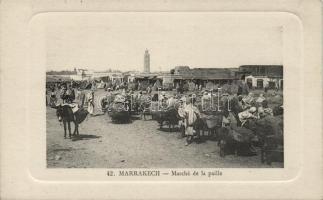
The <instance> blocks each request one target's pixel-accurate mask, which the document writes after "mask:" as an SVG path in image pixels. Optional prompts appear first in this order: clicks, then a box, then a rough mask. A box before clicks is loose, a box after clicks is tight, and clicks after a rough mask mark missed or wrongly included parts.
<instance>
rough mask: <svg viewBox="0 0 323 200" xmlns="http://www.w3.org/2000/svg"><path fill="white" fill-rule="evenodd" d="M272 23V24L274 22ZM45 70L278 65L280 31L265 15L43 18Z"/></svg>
mask: <svg viewBox="0 0 323 200" xmlns="http://www.w3.org/2000/svg"><path fill="white" fill-rule="evenodd" d="M276 24H277V23H276ZM45 26H46V27H45V31H46V36H45V37H46V53H47V60H46V62H47V70H72V69H74V68H88V69H93V70H98V71H99V70H106V69H118V70H121V71H130V70H139V71H142V70H143V62H144V52H145V49H148V50H149V52H150V68H151V71H168V70H170V69H171V68H174V67H175V66H184V65H187V66H190V67H192V68H193V67H202V68H204V67H239V66H240V65H248V64H282V58H283V55H282V30H281V28H280V27H278V26H274V23H272V22H270V20H268V19H267V18H266V16H263V15H260V16H259V17H256V18H255V17H251V16H248V15H246V16H245V15H242V16H237V15H219V14H213V13H185V12H182V13H127V12H125V13H109V14H105V13H101V14H84V13H83V14H82V13H76V14H57V15H49V16H47V18H46V25H45Z"/></svg>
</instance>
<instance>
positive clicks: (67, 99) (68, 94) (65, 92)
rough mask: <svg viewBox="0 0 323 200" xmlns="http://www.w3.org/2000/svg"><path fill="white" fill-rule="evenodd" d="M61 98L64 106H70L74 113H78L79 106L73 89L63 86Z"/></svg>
mask: <svg viewBox="0 0 323 200" xmlns="http://www.w3.org/2000/svg"><path fill="white" fill-rule="evenodd" d="M60 97H61V99H62V100H63V104H62V105H69V106H70V107H71V108H72V111H73V113H76V112H77V111H78V110H79V105H78V104H77V103H74V100H75V93H74V90H73V89H72V88H70V87H68V86H63V89H62V92H61V95H60Z"/></svg>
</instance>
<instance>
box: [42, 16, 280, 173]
mask: <svg viewBox="0 0 323 200" xmlns="http://www.w3.org/2000/svg"><path fill="white" fill-rule="evenodd" d="M218 18H219V16H214V15H212V14H203V15H200V14H194V13H192V14H169V13H167V14H163V13H142V14H127V15H123V14H113V15H102V16H100V20H97V19H94V18H91V17H90V18H85V17H82V15H79V16H78V15H76V16H75V15H70V16H68V17H66V16H65V17H61V20H60V17H57V18H55V20H48V23H47V24H46V29H45V32H46V35H45V39H46V65H47V66H46V85H44V87H46V148H47V149H46V151H47V152H46V159H47V168H283V167H284V105H283V98H284V95H283V88H284V84H283V80H284V77H283V71H284V70H283V69H284V66H283V55H282V52H283V50H282V48H283V38H282V27H281V26H272V25H270V26H269V25H266V24H265V25H263V26H251V25H249V24H248V23H246V22H247V21H246V20H241V23H239V25H235V26H232V24H233V23H232V21H234V20H239V19H234V20H232V18H226V17H221V23H219V19H218ZM235 24H237V23H235ZM44 103H45V102H44Z"/></svg>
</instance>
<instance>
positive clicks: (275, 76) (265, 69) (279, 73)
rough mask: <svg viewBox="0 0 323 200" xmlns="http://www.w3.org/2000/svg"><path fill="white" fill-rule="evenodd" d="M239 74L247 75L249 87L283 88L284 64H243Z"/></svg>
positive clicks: (246, 79)
mask: <svg viewBox="0 0 323 200" xmlns="http://www.w3.org/2000/svg"><path fill="white" fill-rule="evenodd" d="M239 74H241V75H243V76H244V77H245V81H246V83H247V84H248V86H249V88H256V89H262V88H265V87H268V88H270V89H274V88H279V89H283V80H284V79H283V66H282V65H242V66H240V67H239Z"/></svg>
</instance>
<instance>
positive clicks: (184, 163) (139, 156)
mask: <svg viewBox="0 0 323 200" xmlns="http://www.w3.org/2000/svg"><path fill="white" fill-rule="evenodd" d="M46 120H47V123H46V124H47V167H49V168H241V167H242V168H264V167H283V163H279V162H277V163H276V162H275V163H272V165H271V166H270V165H267V164H262V163H261V162H260V152H259V150H258V155H257V156H251V157H242V156H234V155H227V156H226V157H224V158H222V157H220V155H219V151H220V149H219V147H218V146H217V143H216V141H211V140H207V141H205V142H203V143H199V144H197V143H195V142H194V143H192V144H190V145H189V146H185V138H180V137H179V132H178V131H174V132H168V131H166V130H164V129H163V130H159V126H158V124H157V122H155V121H152V120H147V121H144V120H140V119H139V118H136V119H134V120H133V121H132V123H129V124H114V123H112V122H111V119H110V118H109V116H108V115H107V114H98V115H96V116H88V118H87V119H86V120H85V121H84V122H83V123H82V124H81V125H80V127H79V131H80V137H79V138H78V139H64V137H63V136H64V129H63V126H62V125H60V123H59V122H58V120H57V118H56V110H55V109H53V108H50V107H47V114H46ZM73 128H74V127H73V126H72V129H73ZM165 128H166V127H165Z"/></svg>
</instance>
